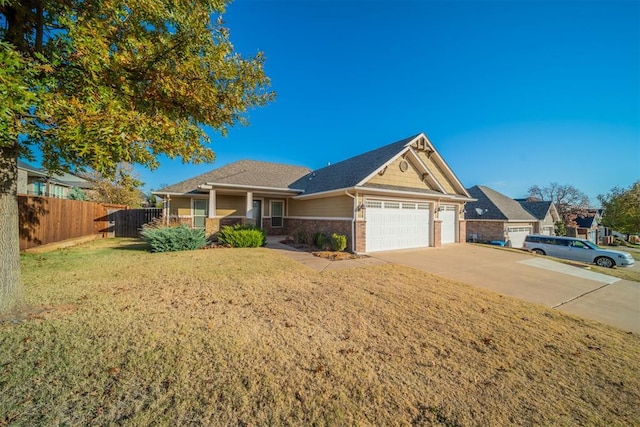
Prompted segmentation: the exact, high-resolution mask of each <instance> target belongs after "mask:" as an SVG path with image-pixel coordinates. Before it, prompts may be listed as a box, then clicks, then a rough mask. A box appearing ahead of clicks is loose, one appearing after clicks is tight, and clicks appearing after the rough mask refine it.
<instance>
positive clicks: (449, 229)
mask: <svg viewBox="0 0 640 427" xmlns="http://www.w3.org/2000/svg"><path fill="white" fill-rule="evenodd" d="M441 208H444V210H442V211H440V212H439V213H438V218H440V219H441V220H442V223H441V224H440V225H441V226H442V241H441V242H442V244H445V243H455V241H456V207H455V206H441Z"/></svg>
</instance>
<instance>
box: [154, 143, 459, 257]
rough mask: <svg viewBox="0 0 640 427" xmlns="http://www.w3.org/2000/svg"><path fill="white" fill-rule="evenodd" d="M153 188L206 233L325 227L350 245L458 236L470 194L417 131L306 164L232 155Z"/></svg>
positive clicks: (168, 212) (408, 244) (170, 208)
mask: <svg viewBox="0 0 640 427" xmlns="http://www.w3.org/2000/svg"><path fill="white" fill-rule="evenodd" d="M153 194H155V195H157V196H160V197H162V199H163V204H164V213H165V218H169V217H178V218H179V219H180V221H181V222H184V223H187V224H189V225H190V226H192V227H199V228H204V229H205V230H206V233H207V235H208V236H211V235H214V234H215V233H216V232H217V231H218V230H219V229H220V227H222V226H224V225H230V224H235V223H249V224H255V225H257V226H258V227H260V228H263V229H264V230H265V231H266V232H267V234H270V235H295V234H296V233H299V232H305V233H315V232H323V233H334V232H335V233H340V234H344V235H346V236H347V238H348V242H349V243H348V245H349V246H348V248H349V249H350V250H352V251H353V252H356V253H366V252H375V251H381V250H391V249H402V248H415V247H426V246H440V245H441V244H446V243H453V242H460V241H464V237H465V229H464V225H465V221H464V215H463V211H464V204H465V203H466V202H469V201H471V200H472V199H471V198H470V197H469V194H468V193H467V191H466V190H465V188H464V186H463V185H462V184H461V183H460V181H459V180H458V178H457V177H456V176H455V174H454V173H453V171H451V169H450V168H449V166H448V165H447V164H446V162H445V161H444V159H442V157H441V156H440V155H439V154H438V152H437V151H436V149H435V148H434V146H433V144H432V143H431V142H430V141H429V140H428V138H427V137H426V136H425V135H424V134H422V133H421V134H418V135H415V136H412V137H409V138H406V139H403V140H400V141H397V142H394V143H392V144H389V145H386V146H384V147H381V148H378V149H375V150H373V151H369V152H367V153H364V154H361V155H358V156H356V157H352V158H350V159H347V160H344V161H342V162H339V163H335V164H333V165H330V166H327V167H324V168H321V169H317V170H315V171H313V170H310V169H308V168H305V167H299V166H291V165H284V164H276V163H268V162H260V161H252V160H242V161H238V162H235V163H231V164H228V165H226V166H223V167H221V168H219V169H214V170H212V171H210V172H207V173H204V174H202V175H199V176H196V177H194V178H191V179H188V180H186V181H183V182H180V183H177V184H174V185H170V186H168V187H165V188H163V189H160V190H158V191H154V192H153Z"/></svg>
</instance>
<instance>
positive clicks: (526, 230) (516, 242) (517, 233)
mask: <svg viewBox="0 0 640 427" xmlns="http://www.w3.org/2000/svg"><path fill="white" fill-rule="evenodd" d="M527 234H531V227H509V228H507V238H508V239H509V240H510V241H511V247H512V248H521V247H522V244H523V243H524V238H525V237H527Z"/></svg>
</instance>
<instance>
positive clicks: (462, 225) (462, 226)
mask: <svg viewBox="0 0 640 427" xmlns="http://www.w3.org/2000/svg"><path fill="white" fill-rule="evenodd" d="M466 241H467V221H465V220H462V221H458V242H459V243H465V242H466Z"/></svg>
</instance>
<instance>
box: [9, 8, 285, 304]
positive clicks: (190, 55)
mask: <svg viewBox="0 0 640 427" xmlns="http://www.w3.org/2000/svg"><path fill="white" fill-rule="evenodd" d="M225 5H226V0H127V1H126V2H125V1H124V0H0V217H2V218H3V220H2V221H0V259H2V260H3V261H2V263H0V311H4V310H7V309H9V308H11V307H13V306H16V305H17V304H19V301H20V300H21V293H22V291H21V286H20V254H19V247H18V242H19V238H18V237H19V236H18V228H19V223H18V205H17V198H16V191H17V175H18V170H17V160H18V157H19V156H23V157H25V158H27V159H30V160H33V156H34V154H35V153H40V154H41V155H42V157H43V161H42V165H43V166H44V167H45V168H46V169H47V170H49V171H51V172H58V171H65V170H70V169H72V168H73V169H74V170H80V171H81V170H89V169H90V170H93V171H96V172H97V173H99V174H101V175H102V176H104V177H113V176H115V175H116V171H117V167H118V165H119V164H120V163H122V162H125V163H138V164H142V165H146V166H148V167H150V168H154V167H156V166H157V165H158V160H157V156H158V155H159V154H165V155H167V156H168V157H170V158H174V157H180V158H182V159H183V160H184V161H188V162H203V161H212V160H213V159H214V153H213V151H211V149H210V148H208V145H207V143H208V142H210V141H209V139H208V137H207V135H206V133H205V132H204V131H203V126H208V127H210V128H211V129H213V130H215V131H217V132H219V133H220V134H222V135H225V134H226V133H227V131H228V129H229V128H230V127H232V126H234V125H239V124H245V123H246V112H247V111H248V110H249V109H250V108H253V107H259V106H263V105H265V104H267V103H268V102H269V101H271V100H272V99H273V98H274V96H275V95H274V93H273V92H271V91H270V90H269V89H268V88H269V79H268V78H267V76H266V75H265V73H264V70H263V64H264V59H263V56H262V54H261V53H257V54H256V55H255V56H253V57H243V56H241V55H239V54H238V53H236V52H234V48H233V45H232V44H231V42H230V40H229V30H228V29H227V28H226V27H225V26H224V22H223V21H222V14H223V13H224V11H225Z"/></svg>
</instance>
